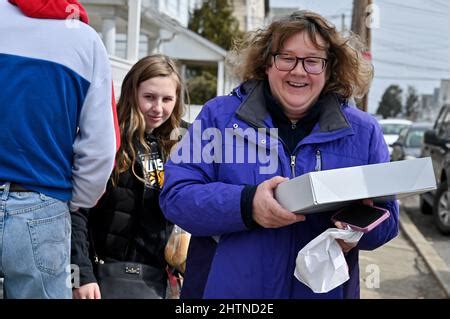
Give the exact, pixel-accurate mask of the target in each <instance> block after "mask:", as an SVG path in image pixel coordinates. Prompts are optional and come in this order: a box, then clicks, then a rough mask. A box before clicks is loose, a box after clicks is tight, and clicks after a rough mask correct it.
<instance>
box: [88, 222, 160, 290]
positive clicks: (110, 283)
mask: <svg viewBox="0 0 450 319" xmlns="http://www.w3.org/2000/svg"><path fill="white" fill-rule="evenodd" d="M89 242H90V245H91V249H92V252H93V254H94V273H95V277H96V279H97V283H98V285H99V287H100V293H101V297H102V299H165V298H166V287H167V276H166V272H165V269H159V268H156V267H153V266H150V265H146V264H142V263H137V262H132V261H130V262H128V261H114V262H105V261H103V260H101V259H100V258H99V257H98V255H97V251H96V250H95V245H94V240H93V237H92V229H91V228H89Z"/></svg>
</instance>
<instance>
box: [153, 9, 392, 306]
mask: <svg viewBox="0 0 450 319" xmlns="http://www.w3.org/2000/svg"><path fill="white" fill-rule="evenodd" d="M350 43H351V44H352V45H350ZM357 44H358V41H357V39H354V38H345V37H343V36H342V35H341V34H339V33H338V32H337V30H336V29H335V28H334V26H333V25H331V24H330V23H329V22H328V21H327V20H325V19H324V18H323V17H322V16H320V15H318V14H316V13H314V12H309V11H296V12H294V13H292V14H291V15H289V16H285V17H282V18H280V19H277V20H274V21H273V22H272V23H271V24H270V25H268V26H267V27H266V28H263V29H260V30H257V31H255V32H250V33H249V34H247V36H246V37H245V38H244V40H243V41H242V43H240V44H239V45H238V46H237V47H236V49H235V50H234V57H235V59H234V61H233V62H235V70H236V74H237V75H238V76H239V77H240V78H242V80H243V83H242V84H241V85H239V86H238V87H237V88H235V89H234V90H233V91H232V93H231V94H230V95H228V96H220V97H217V98H215V99H213V100H211V101H208V102H207V103H206V105H205V106H204V107H203V109H202V111H201V112H200V114H199V116H198V117H197V120H196V121H195V122H194V124H193V125H192V127H191V130H190V131H189V134H186V137H185V138H183V140H182V141H181V142H180V144H179V146H178V147H177V149H176V152H174V153H177V154H178V153H180V152H181V153H182V154H181V155H180V154H178V155H179V156H177V159H178V158H182V159H183V158H187V159H190V158H191V155H193V156H192V161H189V160H188V161H177V162H176V163H175V161H174V160H173V157H172V160H169V162H168V163H167V165H166V184H165V186H164V188H163V191H162V193H161V198H160V199H161V200H160V203H161V208H162V209H163V212H164V214H165V216H166V217H167V218H168V219H169V220H171V221H173V222H174V223H176V224H178V225H180V227H182V228H183V229H185V230H187V231H188V232H190V233H191V234H192V236H191V241H190V246H189V252H188V259H187V264H186V273H185V279H184V283H183V290H182V297H183V298H223V299H227V298H253V299H259V298H261V299H263V298H282V299H287V298H358V297H359V276H358V271H359V270H358V250H359V249H369V250H371V249H374V248H376V247H379V246H381V245H383V244H384V243H385V242H387V241H388V240H390V239H391V238H393V237H395V236H396V234H397V231H398V226H397V225H398V206H397V204H396V202H395V201H390V202H387V203H385V204H384V205H383V208H384V209H386V210H388V211H389V212H390V217H389V218H388V219H387V220H386V221H384V222H383V223H381V224H380V225H379V226H378V227H377V228H376V229H374V230H372V231H371V232H368V233H367V234H365V235H364V236H363V237H362V239H361V241H360V242H359V243H358V244H357V245H356V243H352V244H348V243H345V242H338V245H339V247H340V248H341V249H342V251H343V252H346V257H345V258H346V263H347V264H348V267H349V269H348V270H349V277H350V279H349V281H348V282H346V283H344V284H342V285H340V286H338V287H337V288H336V289H333V290H331V291H328V292H326V293H323V294H315V293H314V292H313V291H312V290H311V289H310V288H309V287H308V286H306V285H305V284H303V283H302V282H300V281H298V280H297V279H296V278H295V277H294V269H295V267H296V256H297V253H298V252H299V250H300V249H301V248H303V247H304V246H305V245H306V244H307V243H308V242H310V241H311V240H312V239H314V238H315V237H317V236H318V235H319V234H320V233H321V232H323V231H325V230H326V229H328V228H329V227H333V225H334V224H333V223H332V222H331V216H332V214H333V212H332V211H330V212H325V213H321V214H310V215H308V217H307V218H305V216H303V215H298V214H295V213H292V212H290V211H288V210H287V209H286V208H284V207H282V206H281V205H280V203H279V202H277V200H276V199H275V198H274V190H275V189H276V188H277V186H278V185H279V184H280V183H283V182H284V181H286V178H293V177H295V176H297V175H302V174H305V173H308V172H311V171H315V170H321V169H323V168H324V169H333V168H342V167H350V166H355V165H364V164H374V163H380V162H387V161H389V154H388V150H387V148H386V145H385V144H384V143H383V135H382V132H381V129H380V126H379V125H378V123H377V122H376V120H375V119H374V118H373V117H372V116H370V115H368V114H366V113H364V112H361V111H360V110H358V109H356V108H354V107H351V106H350V105H349V99H350V98H352V97H355V96H359V95H362V94H364V93H365V92H366V91H367V89H368V86H369V84H370V80H371V78H372V66H371V65H370V63H369V62H368V61H366V60H365V59H364V58H363V56H362V54H361V52H360V51H358V50H356V49H355V48H357V47H359V45H357ZM212 128H213V129H214V130H212ZM212 132H214V134H211V133H212ZM227 134H228V135H231V136H232V137H233V138H232V139H229V140H228V142H226V143H220V148H219V151H220V152H219V151H217V152H216V148H214V154H213V156H210V157H209V158H212V159H213V160H205V157H201V156H197V157H196V156H195V155H196V154H203V153H202V151H203V150H205V149H206V150H210V149H211V147H210V146H211V145H212V144H216V145H217V143H215V141H216V139H215V138H216V137H217V136H219V137H220V136H227ZM205 136H206V137H207V138H206V139H204V137H205ZM254 137H257V138H254ZM229 150H234V154H236V155H237V156H235V157H234V156H230V157H229V158H228V159H230V160H231V161H219V160H217V159H220V158H221V155H222V154H224V153H226V152H227V151H229ZM210 153H211V152H208V155H210ZM273 153H276V156H273V157H272V156H270V154H273ZM241 154H248V156H239V155H241ZM250 154H253V155H256V154H257V155H258V156H250ZM185 155H186V156H185ZM260 155H269V158H268V159H270V160H269V161H267V160H264V156H260ZM265 157H266V158H267V157H268V156H265ZM238 159H242V160H238ZM272 159H274V160H272ZM268 162H270V163H271V164H270V167H271V168H273V169H270V170H262V168H265V166H267V163H268ZM272 164H274V165H272ZM342 182H343V185H345V186H346V187H351V185H346V184H345V183H346V181H342ZM366 200H367V199H366ZM367 201H369V202H370V200H367ZM339 225H340V224H336V225H335V226H336V227H342V225H341V226H339ZM342 258H344V257H342Z"/></svg>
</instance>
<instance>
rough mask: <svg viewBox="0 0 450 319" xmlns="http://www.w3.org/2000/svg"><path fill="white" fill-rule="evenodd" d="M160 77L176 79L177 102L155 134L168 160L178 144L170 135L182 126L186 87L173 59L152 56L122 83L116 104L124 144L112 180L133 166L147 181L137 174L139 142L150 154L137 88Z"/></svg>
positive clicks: (155, 130) (119, 152) (129, 73)
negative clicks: (136, 163) (137, 146)
mask: <svg viewBox="0 0 450 319" xmlns="http://www.w3.org/2000/svg"><path fill="white" fill-rule="evenodd" d="M159 76H174V77H173V78H174V79H176V82H177V89H176V103H175V107H174V109H173V112H172V114H171V115H170V117H169V118H168V119H167V120H166V121H165V122H164V123H163V124H162V125H161V126H159V127H157V128H155V129H154V130H153V134H154V135H155V137H156V138H157V139H158V142H159V144H160V145H161V149H162V153H163V157H164V158H167V157H168V155H169V153H170V150H171V148H172V147H173V145H174V144H175V143H176V142H177V140H174V139H171V138H170V135H171V133H172V132H173V130H174V129H178V128H179V127H180V123H181V117H182V116H183V113H184V109H185V104H184V94H185V88H184V85H183V83H182V80H181V76H180V74H179V73H178V71H177V67H176V65H175V62H174V61H173V60H172V59H170V58H169V57H167V56H165V55H162V54H154V55H150V56H147V57H145V58H142V59H141V60H139V61H138V62H136V64H135V65H133V67H132V68H131V70H130V71H129V72H128V73H127V75H126V76H125V79H124V80H123V83H122V90H121V94H120V98H119V102H118V103H117V113H118V120H119V127H120V139H121V145H120V148H119V151H118V152H117V155H116V166H115V168H114V172H113V181H117V179H118V176H119V174H120V173H122V172H124V171H126V170H128V169H129V168H130V167H131V169H132V172H133V175H135V176H136V177H137V178H138V179H139V180H141V181H143V182H144V180H143V179H142V178H141V177H139V176H138V175H137V174H136V172H135V169H134V165H133V164H134V162H135V161H136V157H137V148H136V145H137V143H139V144H140V146H142V148H143V149H144V151H145V152H149V151H150V149H149V146H148V145H147V143H146V141H145V118H144V115H143V114H142V112H141V111H140V109H139V99H138V88H139V85H140V84H141V83H142V82H144V81H147V80H148V79H151V78H154V77H159Z"/></svg>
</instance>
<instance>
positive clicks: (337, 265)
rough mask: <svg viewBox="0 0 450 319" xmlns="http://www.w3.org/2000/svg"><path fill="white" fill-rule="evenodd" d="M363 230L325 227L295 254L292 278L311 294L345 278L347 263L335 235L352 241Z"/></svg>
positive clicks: (347, 276)
mask: <svg viewBox="0 0 450 319" xmlns="http://www.w3.org/2000/svg"><path fill="white" fill-rule="evenodd" d="M363 234H364V233H362V232H359V231H354V230H351V229H338V228H329V229H327V230H326V231H324V232H323V233H322V234H320V235H319V236H317V237H316V238H314V239H313V240H312V241H310V242H309V243H308V244H307V245H306V246H305V247H303V248H302V249H301V250H300V251H299V252H298V255H297V260H296V267H295V272H294V275H295V277H296V278H297V279H298V280H299V281H300V282H302V283H304V284H305V285H307V286H308V287H309V288H311V290H312V291H314V292H315V293H324V292H328V291H330V290H332V289H334V288H336V287H337V286H339V285H341V284H343V283H344V282H346V281H347V280H348V279H349V275H348V266H347V262H346V260H345V257H344V253H343V252H342V248H341V246H339V244H338V242H337V241H336V240H335V239H337V238H339V239H342V240H344V241H345V242H348V243H356V242H358V241H359V239H360V238H361V236H362V235H363Z"/></svg>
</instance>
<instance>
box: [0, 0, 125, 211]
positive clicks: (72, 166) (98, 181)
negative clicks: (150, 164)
mask: <svg viewBox="0 0 450 319" xmlns="http://www.w3.org/2000/svg"><path fill="white" fill-rule="evenodd" d="M16 2H21V3H24V4H26V5H28V4H30V3H32V2H31V1H29V2H26V1H25V2H23V1H16ZM34 3H35V4H38V3H40V1H37V2H34ZM55 3H56V2H55ZM18 4H19V3H18ZM27 9H29V11H27V12H28V13H30V12H31V13H32V14H34V15H35V16H36V17H39V16H41V17H42V16H44V17H45V15H40V10H48V9H49V8H48V7H45V6H42V5H39V6H38V5H36V6H35V7H34V8H28V7H27ZM52 9H57V8H50V10H52ZM27 12H26V11H25V10H24V12H22V11H21V10H20V8H19V7H17V6H14V5H12V4H11V3H9V2H7V1H0V21H1V23H0V87H1V90H0V113H1V116H0V182H14V183H18V184H21V185H22V186H24V187H25V188H27V189H30V190H33V191H36V192H41V193H44V194H46V195H48V196H51V197H54V198H57V199H60V200H64V201H70V206H71V209H72V210H73V209H76V208H77V207H91V206H93V205H94V204H95V203H96V201H97V200H98V198H99V197H100V196H101V194H102V193H103V192H104V189H105V186H106V182H107V180H108V177H109V176H110V174H111V171H112V168H113V165H114V156H115V151H116V128H115V121H114V109H113V107H112V101H113V97H112V86H111V83H112V82H111V67H110V64H109V60H108V56H107V53H106V50H105V48H104V46H103V44H102V41H101V40H100V38H99V36H98V35H97V33H96V32H95V31H94V30H93V29H92V28H91V27H89V26H88V25H87V24H85V23H83V22H80V21H78V20H56V19H35V18H31V17H27V16H25V15H24V13H27ZM41 12H42V11H41ZM50 13H51V12H50ZM48 17H52V15H50V16H48ZM117 142H118V141H117Z"/></svg>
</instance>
